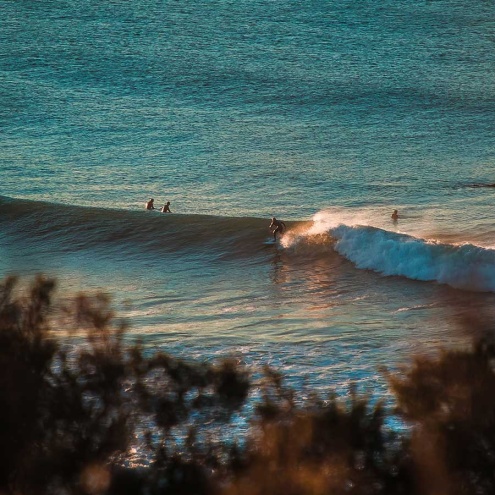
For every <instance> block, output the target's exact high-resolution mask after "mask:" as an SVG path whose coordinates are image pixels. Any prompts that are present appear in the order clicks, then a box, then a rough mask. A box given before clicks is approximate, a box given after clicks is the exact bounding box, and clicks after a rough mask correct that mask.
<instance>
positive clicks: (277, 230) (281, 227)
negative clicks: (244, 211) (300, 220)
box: [268, 217, 287, 241]
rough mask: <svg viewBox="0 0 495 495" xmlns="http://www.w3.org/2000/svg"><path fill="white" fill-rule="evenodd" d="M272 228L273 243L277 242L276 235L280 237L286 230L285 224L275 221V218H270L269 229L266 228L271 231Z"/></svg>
mask: <svg viewBox="0 0 495 495" xmlns="http://www.w3.org/2000/svg"><path fill="white" fill-rule="evenodd" d="M272 227H275V229H274V230H273V240H274V241H276V240H277V233H278V234H279V235H282V234H283V233H284V232H285V229H286V228H287V227H286V225H285V223H284V222H282V220H277V219H276V218H275V217H273V218H272V223H271V224H270V227H268V228H269V229H271V228H272Z"/></svg>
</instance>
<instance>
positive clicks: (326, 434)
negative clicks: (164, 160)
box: [0, 276, 495, 495]
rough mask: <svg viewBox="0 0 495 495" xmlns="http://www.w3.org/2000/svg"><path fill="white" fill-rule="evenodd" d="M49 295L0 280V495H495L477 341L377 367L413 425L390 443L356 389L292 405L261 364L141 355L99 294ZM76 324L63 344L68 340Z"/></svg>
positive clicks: (493, 407)
mask: <svg viewBox="0 0 495 495" xmlns="http://www.w3.org/2000/svg"><path fill="white" fill-rule="evenodd" d="M54 290H55V282H54V281H53V280H50V279H46V278H44V277H41V276H40V277H38V278H37V279H36V280H35V281H34V282H33V283H32V285H31V287H30V288H29V290H28V291H27V292H26V291H20V290H19V284H18V281H17V280H16V279H15V278H7V279H6V280H5V281H4V282H3V284H1V285H0V365H1V368H2V374H1V375H0V442H1V443H0V445H1V447H0V493H22V494H25V495H31V494H32V495H38V494H52V493H64V494H77V495H79V494H80V495H93V494H101V495H103V494H108V495H113V494H119V495H125V494H135V495H140V494H150V495H154V494H174V495H175V494H178V495H180V494H184V495H185V494H201V495H210V494H215V495H248V494H249V495H278V494H284V495H327V494H328V495H330V494H332V495H333V494H349V493H350V494H357V495H368V494H369V495H389V494H390V495H392V494H394V495H401V494H403V495H429V494H435V495H438V494H445V495H465V494H474V493H476V494H492V493H495V474H494V473H495V421H494V420H495V399H494V397H495V396H494V394H493V389H494V388H495V373H494V362H495V361H494V359H495V350H494V347H493V346H492V345H490V344H489V343H488V341H487V340H486V338H485V339H484V340H480V341H477V342H476V343H475V344H474V345H473V348H472V349H466V350H463V351H444V352H442V353H441V354H440V355H439V356H437V357H430V358H426V357H416V358H415V360H414V361H413V364H412V365H411V366H410V367H408V368H405V369H404V370H403V372H402V373H401V374H399V375H393V374H391V373H388V375H387V376H388V380H389V383H390V387H391V390H392V391H393V393H394V394H395V397H396V402H397V411H395V414H398V415H399V416H400V417H401V418H402V420H403V421H404V422H405V423H406V424H407V425H408V426H409V434H407V435H405V434H399V433H395V434H392V433H390V432H389V431H387V429H386V428H385V427H384V423H385V419H386V418H387V415H389V414H391V412H390V411H387V410H385V409H384V407H383V405H382V404H380V403H378V404H372V403H370V401H369V400H368V399H367V398H366V397H361V396H359V395H358V394H357V393H356V391H355V390H354V389H353V388H351V390H350V392H349V395H348V398H347V400H339V399H337V398H336V397H335V396H330V397H329V398H327V399H323V398H321V397H318V396H316V395H311V394H310V398H309V399H307V400H306V401H305V402H304V403H303V404H301V403H300V402H297V401H296V394H295V391H294V390H292V389H291V388H290V387H287V386H286V385H285V384H284V379H283V376H282V375H281V374H280V373H278V372H277V371H275V370H273V369H271V368H265V369H264V370H263V380H262V381H261V382H260V381H256V380H254V379H253V377H251V376H250V375H249V374H248V372H247V371H246V370H245V369H244V368H243V367H242V366H239V364H238V363H237V362H235V361H233V360H224V361H221V362H219V363H216V364H206V363H197V362H188V361H185V360H181V359H177V358H175V357H173V356H170V355H168V354H165V353H154V354H148V353H146V352H145V351H144V349H143V348H142V347H141V346H140V345H139V343H136V344H132V345H130V344H129V343H128V342H127V341H126V339H125V335H126V330H127V328H126V325H125V324H124V323H122V322H119V321H118V320H117V319H116V318H115V316H114V314H113V312H112V310H111V306H110V301H109V298H108V297H106V296H104V295H101V294H100V295H97V296H94V297H88V296H84V295H80V296H78V297H76V298H75V299H74V300H73V301H71V303H70V304H65V305H64V306H63V307H62V309H63V314H64V318H63V319H61V318H60V317H59V318H58V319H54V318H53V317H54V315H55V313H56V311H55V310H56V304H55V302H56V301H55V300H54ZM57 308H59V309H60V308H61V306H60V305H58V306H57ZM62 321H63V324H62V323H61V322H62ZM81 330H82V331H83V335H84V339H83V341H82V342H80V341H79V342H78V343H77V345H76V344H73V345H68V343H70V342H75V340H76V339H75V338H74V339H70V338H67V334H66V332H74V337H75V336H79V335H80V333H81ZM62 331H63V332H65V333H64V334H63V335H62V334H61V332H62ZM76 332H77V333H76ZM485 333H486V332H485ZM255 387H256V389H257V390H258V391H259V392H260V393H261V400H259V401H258V403H257V404H256V408H255V410H254V413H253V417H252V418H251V428H250V430H249V432H248V434H247V435H246V437H245V438H243V439H242V442H241V443H240V444H238V443H236V442H235V441H234V439H233V437H234V435H232V433H231V432H232V431H233V424H232V419H233V417H234V416H235V414H236V413H238V412H240V411H241V410H242V408H243V407H244V405H245V404H246V401H247V400H248V398H249V396H250V392H251V391H252V390H253V389H254V388H255ZM136 448H137V449H138V450H140V452H141V453H142V457H143V458H144V459H146V460H147V463H145V464H144V465H142V466H141V467H139V468H135V467H133V466H132V463H131V460H132V457H131V454H132V452H133V449H136Z"/></svg>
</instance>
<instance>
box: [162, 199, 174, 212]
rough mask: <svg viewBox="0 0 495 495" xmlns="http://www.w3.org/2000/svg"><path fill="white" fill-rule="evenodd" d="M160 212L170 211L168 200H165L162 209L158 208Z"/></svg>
mask: <svg viewBox="0 0 495 495" xmlns="http://www.w3.org/2000/svg"><path fill="white" fill-rule="evenodd" d="M160 211H161V212H162V213H172V212H171V211H170V201H167V202H166V203H165V204H164V205H163V206H162V209H161V210H160Z"/></svg>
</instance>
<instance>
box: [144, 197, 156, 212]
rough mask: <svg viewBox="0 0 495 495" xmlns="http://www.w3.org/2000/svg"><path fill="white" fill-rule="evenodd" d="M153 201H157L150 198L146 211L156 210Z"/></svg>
mask: <svg viewBox="0 0 495 495" xmlns="http://www.w3.org/2000/svg"><path fill="white" fill-rule="evenodd" d="M153 201H155V200H154V199H153V198H150V200H149V201H148V202H147V203H146V209H147V210H154V209H155V205H154V204H153Z"/></svg>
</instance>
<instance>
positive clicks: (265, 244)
mask: <svg viewBox="0 0 495 495" xmlns="http://www.w3.org/2000/svg"><path fill="white" fill-rule="evenodd" d="M263 245H264V246H276V245H277V241H274V240H273V239H267V240H266V241H265V242H264V243H263Z"/></svg>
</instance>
